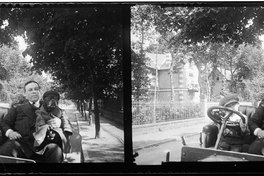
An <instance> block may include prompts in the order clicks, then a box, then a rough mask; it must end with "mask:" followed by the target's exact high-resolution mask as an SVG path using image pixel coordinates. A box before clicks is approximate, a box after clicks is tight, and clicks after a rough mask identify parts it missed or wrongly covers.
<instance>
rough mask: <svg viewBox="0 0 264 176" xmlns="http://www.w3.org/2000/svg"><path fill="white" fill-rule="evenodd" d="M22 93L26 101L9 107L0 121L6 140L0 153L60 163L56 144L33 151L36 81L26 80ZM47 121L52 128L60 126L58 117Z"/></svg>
mask: <svg viewBox="0 0 264 176" xmlns="http://www.w3.org/2000/svg"><path fill="white" fill-rule="evenodd" d="M24 93H25V97H26V99H27V100H28V101H27V102H26V103H23V104H21V105H18V106H15V107H11V108H10V110H9V111H8V113H7V115H6V116H5V118H4V119H3V120H2V121H1V123H0V128H1V130H2V134H5V136H6V137H7V141H6V142H5V143H4V144H3V145H2V146H1V147H0V155H6V156H13V157H19V158H28V159H33V160H36V161H37V162H52V163H61V162H62V160H63V150H62V148H61V147H59V146H58V145H57V144H54V143H51V144H47V146H46V148H45V152H44V154H43V155H39V154H36V153H35V152H34V149H33V144H34V137H33V133H34V132H35V123H36V114H35V111H36V110H37V109H38V107H39V99H40V86H39V84H38V83H37V82H36V81H28V82H27V83H25V85H24ZM65 122H68V121H67V120H66V121H65ZM48 123H49V125H51V126H53V127H54V128H56V127H60V126H61V120H60V119H51V120H49V121H48ZM62 125H66V124H62Z"/></svg>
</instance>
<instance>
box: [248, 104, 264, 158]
mask: <svg viewBox="0 0 264 176" xmlns="http://www.w3.org/2000/svg"><path fill="white" fill-rule="evenodd" d="M263 120H264V100H262V101H261V102H260V103H259V106H258V107H257V109H256V112H255V114H254V115H253V116H252V118H250V119H249V124H248V125H249V129H250V131H251V132H252V133H253V134H254V135H255V136H256V138H255V140H254V141H253V142H252V144H251V145H250V147H249V153H252V154H257V155H264V121H263Z"/></svg>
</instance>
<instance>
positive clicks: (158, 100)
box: [131, 2, 264, 167]
mask: <svg viewBox="0 0 264 176" xmlns="http://www.w3.org/2000/svg"><path fill="white" fill-rule="evenodd" d="M263 29H264V8H263V4H260V3H259V4H258V3H255V4H254V3H243V2H242V3H241V2H240V3H226V4H225V3H222V4H214V3H211V4H210V3H207V4H203V3H201V4H198V3H197V4H196V3H189V4H188V3H184V2H178V3H159V4H158V3H145V4H143V3H142V4H137V5H134V6H133V7H131V52H132V53H131V67H132V69H131V70H132V78H131V85H132V95H131V97H132V141H133V154H134V156H135V163H136V164H137V165H153V166H157V165H163V166H167V165H170V166H174V167H177V164H179V163H181V162H199V163H201V162H240V163H241V162H244V161H264V156H263V154H264V145H263V144H264V143H263V134H264V133H263V130H264V128H263V127H264V126H263V119H264V96H263V95H264V94H263V93H264V89H263V85H264V84H263V82H262V81H263V70H264V65H263V63H264V55H263V54H264V50H263V48H264V43H263V42H264V33H263ZM173 164H174V165H173Z"/></svg>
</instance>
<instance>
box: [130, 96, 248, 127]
mask: <svg viewBox="0 0 264 176" xmlns="http://www.w3.org/2000/svg"><path fill="white" fill-rule="evenodd" d="M241 104H244V105H252V103H250V102H241ZM217 105H218V102H206V101H205V100H201V102H198V103H194V102H174V103H171V102H158V103H157V104H156V105H155V107H154V103H153V102H132V125H142V124H150V123H158V122H168V121H176V120H183V119H193V118H201V117H207V109H208V108H209V107H211V106H217Z"/></svg>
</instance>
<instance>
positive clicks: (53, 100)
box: [33, 90, 65, 151]
mask: <svg viewBox="0 0 264 176" xmlns="http://www.w3.org/2000/svg"><path fill="white" fill-rule="evenodd" d="M42 99H43V100H42V103H41V106H40V109H38V110H37V111H36V114H37V118H36V124H35V127H36V131H35V132H34V133H33V136H34V138H35V142H34V147H35V149H36V151H39V150H41V149H43V147H44V146H46V145H47V144H48V143H58V144H59V145H60V146H62V143H61V142H60V140H61V139H60V138H62V137H65V136H64V135H62V134H63V131H62V129H61V128H56V129H54V128H53V127H52V126H50V125H49V124H48V121H49V120H50V119H53V118H59V119H61V118H62V110H61V109H60V108H59V106H58V105H59V100H60V95H59V93H58V92H56V91H53V90H50V91H47V92H45V93H44V94H43V98H42Z"/></svg>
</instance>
